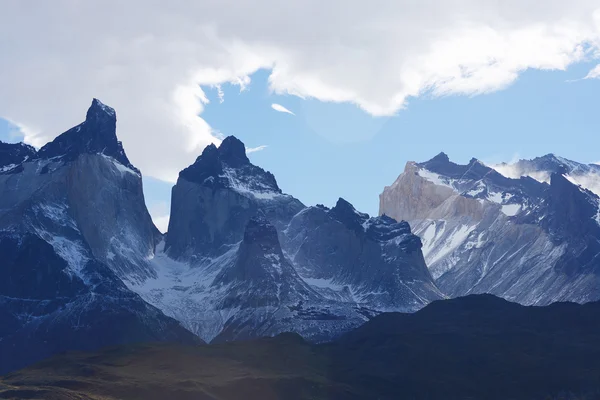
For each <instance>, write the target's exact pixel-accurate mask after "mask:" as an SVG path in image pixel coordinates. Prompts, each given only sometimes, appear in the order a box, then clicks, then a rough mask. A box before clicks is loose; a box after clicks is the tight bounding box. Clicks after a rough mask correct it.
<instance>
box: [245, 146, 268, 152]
mask: <svg viewBox="0 0 600 400" xmlns="http://www.w3.org/2000/svg"><path fill="white" fill-rule="evenodd" d="M267 147H268V146H267V145H266V144H263V145H260V146H257V147H246V154H250V153H256V152H257V151H261V150H264V149H266V148H267Z"/></svg>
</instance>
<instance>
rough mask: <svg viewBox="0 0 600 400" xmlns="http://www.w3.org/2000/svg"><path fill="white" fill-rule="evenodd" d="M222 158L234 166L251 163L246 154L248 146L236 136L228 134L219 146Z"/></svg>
mask: <svg viewBox="0 0 600 400" xmlns="http://www.w3.org/2000/svg"><path fill="white" fill-rule="evenodd" d="M219 155H220V157H221V160H222V161H223V162H224V163H226V164H227V165H229V166H231V167H233V168H239V167H241V166H244V165H247V164H250V160H249V159H248V157H247V156H246V146H244V143H242V141H241V140H239V139H238V138H236V137H235V136H227V137H226V138H225V140H223V142H221V145H220V146H219Z"/></svg>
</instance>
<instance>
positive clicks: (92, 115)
mask: <svg viewBox="0 0 600 400" xmlns="http://www.w3.org/2000/svg"><path fill="white" fill-rule="evenodd" d="M107 117H108V118H110V119H116V117H117V113H116V112H115V109H114V108H112V107H109V106H107V105H106V104H104V103H103V102H101V101H100V100H98V99H97V98H95V97H94V98H93V99H92V105H90V108H88V111H87V115H86V121H87V120H93V119H96V118H107Z"/></svg>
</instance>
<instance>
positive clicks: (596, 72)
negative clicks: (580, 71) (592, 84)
mask: <svg viewBox="0 0 600 400" xmlns="http://www.w3.org/2000/svg"><path fill="white" fill-rule="evenodd" d="M598 78H600V64H598V65H596V66H595V67H594V68H592V69H591V71H590V72H588V74H587V75H586V76H585V78H584V79H598Z"/></svg>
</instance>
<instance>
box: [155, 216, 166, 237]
mask: <svg viewBox="0 0 600 400" xmlns="http://www.w3.org/2000/svg"><path fill="white" fill-rule="evenodd" d="M169 217H170V216H169V215H161V216H159V217H153V218H152V221H153V222H154V225H156V227H157V228H158V230H159V231H160V232H161V233H166V232H167V230H168V229H169Z"/></svg>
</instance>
